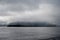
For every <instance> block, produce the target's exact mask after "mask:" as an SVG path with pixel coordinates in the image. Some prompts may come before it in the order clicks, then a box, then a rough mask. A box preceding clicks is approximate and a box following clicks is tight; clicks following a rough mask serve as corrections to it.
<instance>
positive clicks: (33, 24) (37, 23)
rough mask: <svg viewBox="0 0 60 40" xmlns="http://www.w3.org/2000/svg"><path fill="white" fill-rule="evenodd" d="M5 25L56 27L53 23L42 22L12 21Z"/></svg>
mask: <svg viewBox="0 0 60 40" xmlns="http://www.w3.org/2000/svg"><path fill="white" fill-rule="evenodd" d="M7 27H56V25H55V24H49V23H44V22H32V23H30V22H13V23H10V24H8V25H7Z"/></svg>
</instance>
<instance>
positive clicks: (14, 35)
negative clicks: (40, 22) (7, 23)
mask: <svg viewBox="0 0 60 40" xmlns="http://www.w3.org/2000/svg"><path fill="white" fill-rule="evenodd" d="M59 37H60V27H17V28H16V27H15V28H14V27H11V28H9V27H3V28H0V38H2V39H3V38H7V40H42V39H44V40H45V39H46V40H48V39H50V40H52V38H56V39H57V40H59ZM3 40H4V39H3ZM53 40H55V39H53Z"/></svg>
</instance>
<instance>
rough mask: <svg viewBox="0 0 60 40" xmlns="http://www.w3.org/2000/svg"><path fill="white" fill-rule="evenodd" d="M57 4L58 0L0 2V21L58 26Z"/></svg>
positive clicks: (59, 19)
mask: <svg viewBox="0 0 60 40" xmlns="http://www.w3.org/2000/svg"><path fill="white" fill-rule="evenodd" d="M59 2H60V0H0V21H2V20H3V21H4V20H5V21H6V22H13V21H23V22H49V23H55V24H60V18H59V17H60V11H59V10H60V3H59ZM7 20H8V21H7Z"/></svg>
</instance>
